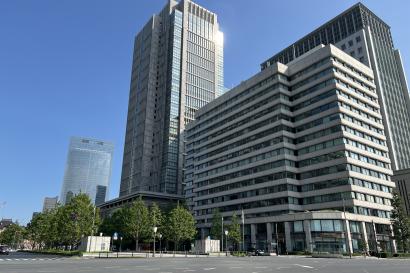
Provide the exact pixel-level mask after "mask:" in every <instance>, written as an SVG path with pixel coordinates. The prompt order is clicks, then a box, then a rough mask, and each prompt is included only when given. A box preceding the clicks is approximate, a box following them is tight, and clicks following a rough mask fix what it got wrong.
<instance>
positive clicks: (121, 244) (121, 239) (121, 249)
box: [120, 236, 122, 252]
mask: <svg viewBox="0 0 410 273" xmlns="http://www.w3.org/2000/svg"><path fill="white" fill-rule="evenodd" d="M120 252H122V236H121V237H120Z"/></svg>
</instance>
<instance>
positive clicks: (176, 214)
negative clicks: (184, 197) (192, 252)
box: [166, 204, 196, 250]
mask: <svg viewBox="0 0 410 273" xmlns="http://www.w3.org/2000/svg"><path fill="white" fill-rule="evenodd" d="M166 234H167V238H168V239H170V240H172V241H174V250H176V249H177V247H178V245H179V243H180V242H181V241H185V240H192V239H193V238H194V237H195V234H196V227H195V219H194V217H193V216H192V214H191V213H190V212H189V211H188V210H187V209H185V208H183V207H182V206H180V205H179V204H178V206H177V207H176V208H174V209H173V210H171V212H170V213H169V216H168V225H167V227H166Z"/></svg>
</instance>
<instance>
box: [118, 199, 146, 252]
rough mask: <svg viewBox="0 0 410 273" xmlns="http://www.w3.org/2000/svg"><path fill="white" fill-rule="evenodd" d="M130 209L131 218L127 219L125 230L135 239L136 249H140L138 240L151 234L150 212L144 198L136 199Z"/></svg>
mask: <svg viewBox="0 0 410 273" xmlns="http://www.w3.org/2000/svg"><path fill="white" fill-rule="evenodd" d="M126 209H128V210H129V217H130V218H129V219H127V221H126V223H125V226H124V230H125V232H126V234H127V235H128V236H129V237H130V238H132V239H134V240H135V249H136V250H138V242H139V240H140V239H144V238H145V237H147V236H148V234H149V218H148V217H149V212H148V208H147V207H146V206H145V203H144V201H142V198H139V199H138V200H137V201H135V202H134V203H133V204H132V205H131V207H129V208H126Z"/></svg>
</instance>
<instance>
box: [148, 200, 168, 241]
mask: <svg viewBox="0 0 410 273" xmlns="http://www.w3.org/2000/svg"><path fill="white" fill-rule="evenodd" d="M149 221H150V228H151V232H152V233H153V227H157V228H158V231H157V233H161V232H164V230H163V224H164V216H163V215H162V211H161V209H160V208H159V207H158V205H157V204H156V203H153V204H152V206H151V208H150V209H149ZM153 235H154V234H152V236H153ZM152 236H150V237H152Z"/></svg>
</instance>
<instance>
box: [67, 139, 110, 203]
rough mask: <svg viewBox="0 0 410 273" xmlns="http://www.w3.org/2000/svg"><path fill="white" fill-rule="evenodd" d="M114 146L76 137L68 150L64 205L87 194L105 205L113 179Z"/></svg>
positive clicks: (92, 199) (71, 141)
mask: <svg viewBox="0 0 410 273" xmlns="http://www.w3.org/2000/svg"><path fill="white" fill-rule="evenodd" d="M113 152H114V145H113V144H112V143H110V142H105V141H100V140H95V139H90V138H82V137H72V138H71V140H70V146H69V150H68V156H67V163H66V167H65V173H64V181H63V186H62V189H61V195H60V202H61V204H66V203H68V202H69V201H70V199H71V198H72V197H73V196H75V195H77V194H79V193H86V194H87V195H88V196H89V197H90V199H91V201H92V202H93V203H95V204H97V205H98V204H101V203H103V202H105V200H106V199H107V197H108V189H109V186H110V180H111V166H112V157H113Z"/></svg>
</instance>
